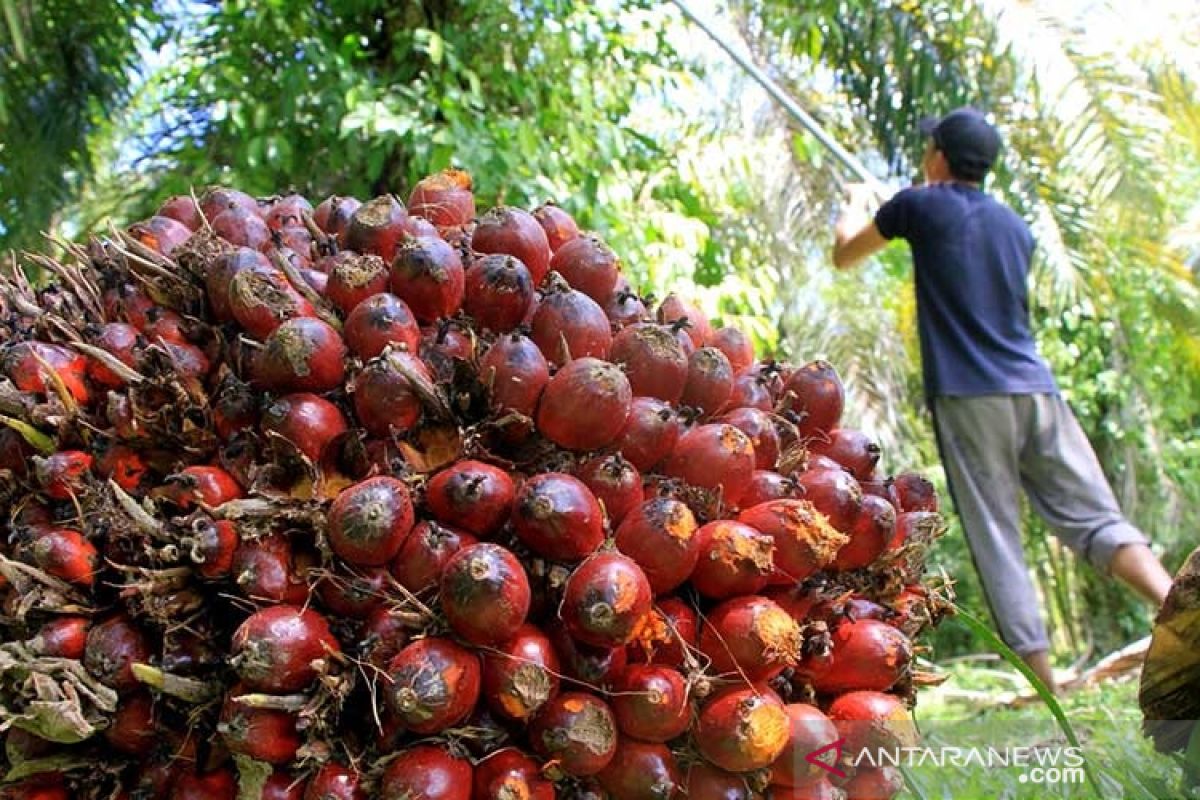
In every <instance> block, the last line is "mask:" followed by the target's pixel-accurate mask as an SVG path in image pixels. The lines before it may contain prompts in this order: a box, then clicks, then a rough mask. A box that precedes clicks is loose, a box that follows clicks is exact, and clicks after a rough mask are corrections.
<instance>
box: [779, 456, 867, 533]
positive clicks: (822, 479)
mask: <svg viewBox="0 0 1200 800" xmlns="http://www.w3.org/2000/svg"><path fill="white" fill-rule="evenodd" d="M796 482H797V483H799V484H800V488H801V489H802V490H803V494H802V496H803V497H804V499H805V500H807V501H809V502H810V503H812V504H813V507H814V508H816V509H817V511H820V512H821V513H822V514H824V515H825V518H826V519H828V520H829V524H830V525H832V526H833V527H835V528H837V529H838V530H839V531H841V532H843V533H849V532H850V531H851V530H853V529H854V523H855V521H856V520H857V519H858V515H859V512H860V511H861V510H862V499H863V494H862V488H861V487H859V485H858V481H856V480H854V476H853V475H851V474H850V473H849V472H846V471H845V470H841V469H808V470H805V471H804V472H802V473H800V474H799V475H797V476H796Z"/></svg>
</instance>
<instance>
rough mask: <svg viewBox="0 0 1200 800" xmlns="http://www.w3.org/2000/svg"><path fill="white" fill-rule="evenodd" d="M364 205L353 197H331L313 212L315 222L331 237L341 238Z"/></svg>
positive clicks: (319, 204) (318, 205)
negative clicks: (355, 214) (352, 218)
mask: <svg viewBox="0 0 1200 800" xmlns="http://www.w3.org/2000/svg"><path fill="white" fill-rule="evenodd" d="M361 207H362V203H361V202H360V201H358V200H356V199H355V198H353V197H340V196H338V195H336V194H334V195H330V196H329V197H326V198H325V199H324V200H322V201H321V202H320V203H318V204H317V207H316V209H314V210H313V222H315V223H317V227H318V228H320V229H321V230H323V231H325V233H327V234H329V235H330V236H340V235H341V233H342V231H343V230H345V228H346V225H347V224H348V223H349V222H350V218H351V217H353V216H354V212H355V211H358V209H359V208H361Z"/></svg>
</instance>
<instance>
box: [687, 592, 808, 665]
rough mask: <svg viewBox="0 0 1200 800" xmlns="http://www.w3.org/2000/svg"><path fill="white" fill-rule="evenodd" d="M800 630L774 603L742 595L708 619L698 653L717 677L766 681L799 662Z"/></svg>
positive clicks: (702, 631) (723, 605)
mask: <svg viewBox="0 0 1200 800" xmlns="http://www.w3.org/2000/svg"><path fill="white" fill-rule="evenodd" d="M802 643H803V639H802V637H801V635H800V626H799V625H798V624H797V623H796V621H795V620H794V619H792V618H791V616H789V615H788V613H787V612H786V611H784V610H783V609H782V608H780V607H779V605H778V604H777V603H775V601H773V600H769V599H767V598H765V597H760V596H757V595H744V596H741V597H735V598H732V599H730V600H726V601H725V602H723V603H721V605H719V606H717V607H716V608H715V609H713V610H712V611H711V612H709V615H708V621H707V624H706V625H705V626H704V627H703V628H702V629H701V631H700V649H701V650H702V651H704V654H705V655H707V656H708V657H709V658H710V659H711V660H712V669H713V671H714V672H715V673H717V674H719V675H729V674H731V673H732V674H734V675H735V676H736V675H744V676H745V677H746V678H747V679H749V680H751V681H760V680H768V679H770V678H772V677H774V676H775V675H777V674H779V672H781V671H782V670H783V669H784V668H785V667H788V666H791V665H793V664H795V663H796V662H797V661H798V660H799V659H800V645H801V644H802Z"/></svg>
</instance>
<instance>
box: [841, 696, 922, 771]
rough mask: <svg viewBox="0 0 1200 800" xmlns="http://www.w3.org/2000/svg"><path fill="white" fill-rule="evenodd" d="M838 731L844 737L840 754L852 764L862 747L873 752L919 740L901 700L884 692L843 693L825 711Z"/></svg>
mask: <svg viewBox="0 0 1200 800" xmlns="http://www.w3.org/2000/svg"><path fill="white" fill-rule="evenodd" d="M826 714H828V715H829V718H830V719H831V720H833V724H834V727H836V728H837V731H838V734H839V736H841V737H844V738H845V739H846V744H845V745H844V746H843V748H842V753H843V754H844V755H845V756H847V757H849V758H850V760H851V763H853V762H854V761H857V760H858V759H859V758H860V757H861V753H862V751H863V749H864V748H868V749H870V750H871V751H872V752H878V751H879V750H880V749H886V750H891V749H892V748H896V747H912V746H914V745H915V744H916V743H917V741H918V734H917V729H916V726H915V725H914V724H913V720H912V716H911V715H910V714H909V713H908V708H907V707H906V706H905V705H904V701H903V700H901V699H900V698H899V697H896V696H895V695H892V694H884V693H883V692H869V691H866V692H846V693H845V694H843V695H840V696H839V697H837V698H835V699H834V701H833V702H832V703H831V704H830V705H829V710H828V711H826Z"/></svg>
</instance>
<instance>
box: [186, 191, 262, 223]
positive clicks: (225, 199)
mask: <svg viewBox="0 0 1200 800" xmlns="http://www.w3.org/2000/svg"><path fill="white" fill-rule="evenodd" d="M231 208H241V209H242V210H244V211H248V212H250V213H251V214H258V213H259V212H258V201H257V200H255V199H254V198H253V197H251V196H250V195H248V194H246V193H245V192H241V191H238V190H237V189H227V188H225V187H224V186H211V187H209V188H208V189H206V190H205V192H204V194H202V195H200V211H201V212H202V213H203V214H204V216H205V218H206V219H208V221H209V222H212V220H214V219H215V218H216V217H217V216H218V215H219V214H220V213H221V212H223V211H228V210H229V209H231Z"/></svg>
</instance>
